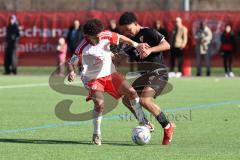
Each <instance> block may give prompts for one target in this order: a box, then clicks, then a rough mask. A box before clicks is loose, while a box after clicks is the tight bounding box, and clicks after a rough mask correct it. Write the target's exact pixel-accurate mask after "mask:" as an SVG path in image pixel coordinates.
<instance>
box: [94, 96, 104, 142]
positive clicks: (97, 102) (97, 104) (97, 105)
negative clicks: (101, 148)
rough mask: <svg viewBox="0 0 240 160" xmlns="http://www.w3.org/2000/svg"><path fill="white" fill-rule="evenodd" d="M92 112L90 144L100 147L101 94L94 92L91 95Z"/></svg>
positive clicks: (102, 105) (102, 104)
mask: <svg viewBox="0 0 240 160" xmlns="http://www.w3.org/2000/svg"><path fill="white" fill-rule="evenodd" d="M92 99H93V102H94V112H93V136H92V143H93V144H96V145H101V144H102V141H101V128H100V127H101V122H102V112H103V109H104V96H103V93H102V92H95V93H94V94H93V97H92Z"/></svg>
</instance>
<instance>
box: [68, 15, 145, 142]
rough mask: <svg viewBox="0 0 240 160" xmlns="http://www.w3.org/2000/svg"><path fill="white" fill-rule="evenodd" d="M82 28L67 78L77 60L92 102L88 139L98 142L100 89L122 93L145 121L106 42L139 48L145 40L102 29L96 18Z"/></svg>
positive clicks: (99, 134)
mask: <svg viewBox="0 0 240 160" xmlns="http://www.w3.org/2000/svg"><path fill="white" fill-rule="evenodd" d="M83 32H84V34H85V38H84V39H83V40H82V42H81V43H80V44H79V46H78V47H77V49H76V51H75V54H74V55H73V56H72V58H71V60H70V61H69V70H70V73H69V75H68V80H69V81H70V82H71V81H73V80H74V79H75V77H76V74H75V72H74V70H75V65H74V64H76V63H77V62H80V64H81V65H82V67H83V70H82V72H81V79H82V81H83V84H84V86H85V87H86V88H87V89H88V90H89V96H90V98H91V99H92V100H93V102H94V115H93V125H94V128H93V138H92V142H93V144H96V145H101V130H100V125H101V120H102V112H103V109H104V98H103V93H104V92H107V93H108V94H110V95H111V96H113V97H114V98H116V99H119V98H121V97H122V96H125V97H127V98H128V99H129V100H130V103H131V105H132V107H133V109H134V111H135V112H136V115H137V119H138V121H139V122H140V123H142V124H146V120H145V118H144V114H143V111H142V108H141V106H140V105H139V97H138V95H137V93H136V91H135V89H134V88H133V87H132V86H131V85H130V84H129V83H128V82H127V81H126V80H124V78H123V76H122V75H121V74H119V73H118V72H117V71H116V69H115V66H114V64H113V62H112V56H113V54H112V52H111V51H110V44H118V43H119V42H123V43H127V44H129V45H131V46H133V47H135V48H138V49H139V50H141V49H142V48H143V47H146V46H144V45H145V44H138V43H136V42H134V41H132V40H130V39H129V38H127V37H125V36H123V35H119V34H117V33H114V32H111V31H107V30H103V25H102V23H101V21H100V20H97V19H92V20H89V21H87V22H86V24H85V25H84V27H83Z"/></svg>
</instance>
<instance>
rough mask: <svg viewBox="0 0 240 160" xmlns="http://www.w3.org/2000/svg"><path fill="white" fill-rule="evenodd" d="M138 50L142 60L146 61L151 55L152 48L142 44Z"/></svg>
mask: <svg viewBox="0 0 240 160" xmlns="http://www.w3.org/2000/svg"><path fill="white" fill-rule="evenodd" d="M137 50H138V52H139V55H140V58H141V59H144V58H146V57H147V56H148V55H150V54H151V50H150V46H149V45H148V44H147V43H140V44H139V45H138V47H137Z"/></svg>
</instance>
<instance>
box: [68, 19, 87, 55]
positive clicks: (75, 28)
mask: <svg viewBox="0 0 240 160" xmlns="http://www.w3.org/2000/svg"><path fill="white" fill-rule="evenodd" d="M82 39H83V32H82V29H81V24H80V22H79V21H78V20H74V22H73V25H72V26H70V27H69V31H68V34H67V39H66V40H67V45H68V53H69V54H70V55H69V56H70V57H71V56H72V54H73V53H74V52H75V50H76V48H77V46H78V44H79V43H80V42H81V40H82Z"/></svg>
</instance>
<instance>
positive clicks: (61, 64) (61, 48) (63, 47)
mask: <svg viewBox="0 0 240 160" xmlns="http://www.w3.org/2000/svg"><path fill="white" fill-rule="evenodd" d="M67 48H68V47H67V43H66V41H65V39H64V38H63V37H61V38H59V40H58V46H57V52H58V59H57V61H58V69H59V72H58V75H59V76H64V73H65V62H66V56H67Z"/></svg>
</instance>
